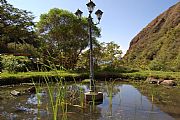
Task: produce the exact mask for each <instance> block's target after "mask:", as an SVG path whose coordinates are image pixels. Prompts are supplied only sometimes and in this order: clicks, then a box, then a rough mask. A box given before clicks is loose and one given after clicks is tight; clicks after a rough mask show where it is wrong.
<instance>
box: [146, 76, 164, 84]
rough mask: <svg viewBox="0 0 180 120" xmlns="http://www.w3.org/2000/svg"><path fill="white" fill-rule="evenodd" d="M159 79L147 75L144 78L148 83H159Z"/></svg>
mask: <svg viewBox="0 0 180 120" xmlns="http://www.w3.org/2000/svg"><path fill="white" fill-rule="evenodd" d="M161 81H163V80H161V79H156V78H153V77H148V78H147V79H146V82H148V83H150V84H159V83H160V82H161Z"/></svg>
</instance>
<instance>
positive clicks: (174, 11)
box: [123, 2, 180, 71]
mask: <svg viewBox="0 0 180 120" xmlns="http://www.w3.org/2000/svg"><path fill="white" fill-rule="evenodd" d="M123 60H124V62H125V63H126V64H127V65H130V66H131V67H135V68H142V69H152V70H165V71H169V70H172V71H180V2H178V3H177V4H175V5H174V6H172V7H170V8H169V9H168V10H167V11H165V12H163V13H162V14H160V15H159V16H158V17H157V18H155V19H154V20H153V21H152V22H151V23H149V24H148V25H147V26H146V27H145V28H144V29H143V30H142V31H140V33H139V34H138V35H137V36H135V37H134V38H133V39H132V41H131V42H130V47H129V50H128V51H127V53H126V54H125V56H124V58H123Z"/></svg>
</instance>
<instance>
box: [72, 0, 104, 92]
mask: <svg viewBox="0 0 180 120" xmlns="http://www.w3.org/2000/svg"><path fill="white" fill-rule="evenodd" d="M86 5H87V8H88V10H89V16H88V22H89V43H90V93H92V92H96V91H95V85H94V65H93V63H94V62H93V54H92V51H93V44H92V25H97V24H99V23H100V20H101V17H102V14H103V12H102V11H101V10H99V9H98V10H97V11H96V12H95V14H96V16H97V19H98V23H97V24H94V22H93V20H92V19H93V18H92V16H91V15H92V12H93V10H94V8H95V6H96V5H95V4H94V2H92V1H91V0H90V2H89V3H87V4H86ZM82 13H83V12H82V11H81V10H79V9H78V10H77V11H76V13H75V15H76V16H77V17H78V18H80V19H81V17H82Z"/></svg>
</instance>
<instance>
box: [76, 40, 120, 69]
mask: <svg viewBox="0 0 180 120" xmlns="http://www.w3.org/2000/svg"><path fill="white" fill-rule="evenodd" d="M93 56H94V67H95V69H118V67H121V66H120V65H121V62H122V61H121V59H122V58H121V56H122V51H121V50H120V46H119V45H117V44H115V43H114V42H109V43H98V42H97V43H96V44H94V49H93ZM78 67H79V68H83V69H88V68H89V50H87V51H84V52H83V53H82V54H81V56H80V57H79V61H78Z"/></svg>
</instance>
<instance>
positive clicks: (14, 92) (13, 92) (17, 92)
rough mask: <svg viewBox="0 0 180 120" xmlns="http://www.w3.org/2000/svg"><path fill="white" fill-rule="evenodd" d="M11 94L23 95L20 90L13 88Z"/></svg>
mask: <svg viewBox="0 0 180 120" xmlns="http://www.w3.org/2000/svg"><path fill="white" fill-rule="evenodd" d="M11 95H14V96H19V95H21V93H20V92H19V91H16V90H13V91H11Z"/></svg>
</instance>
